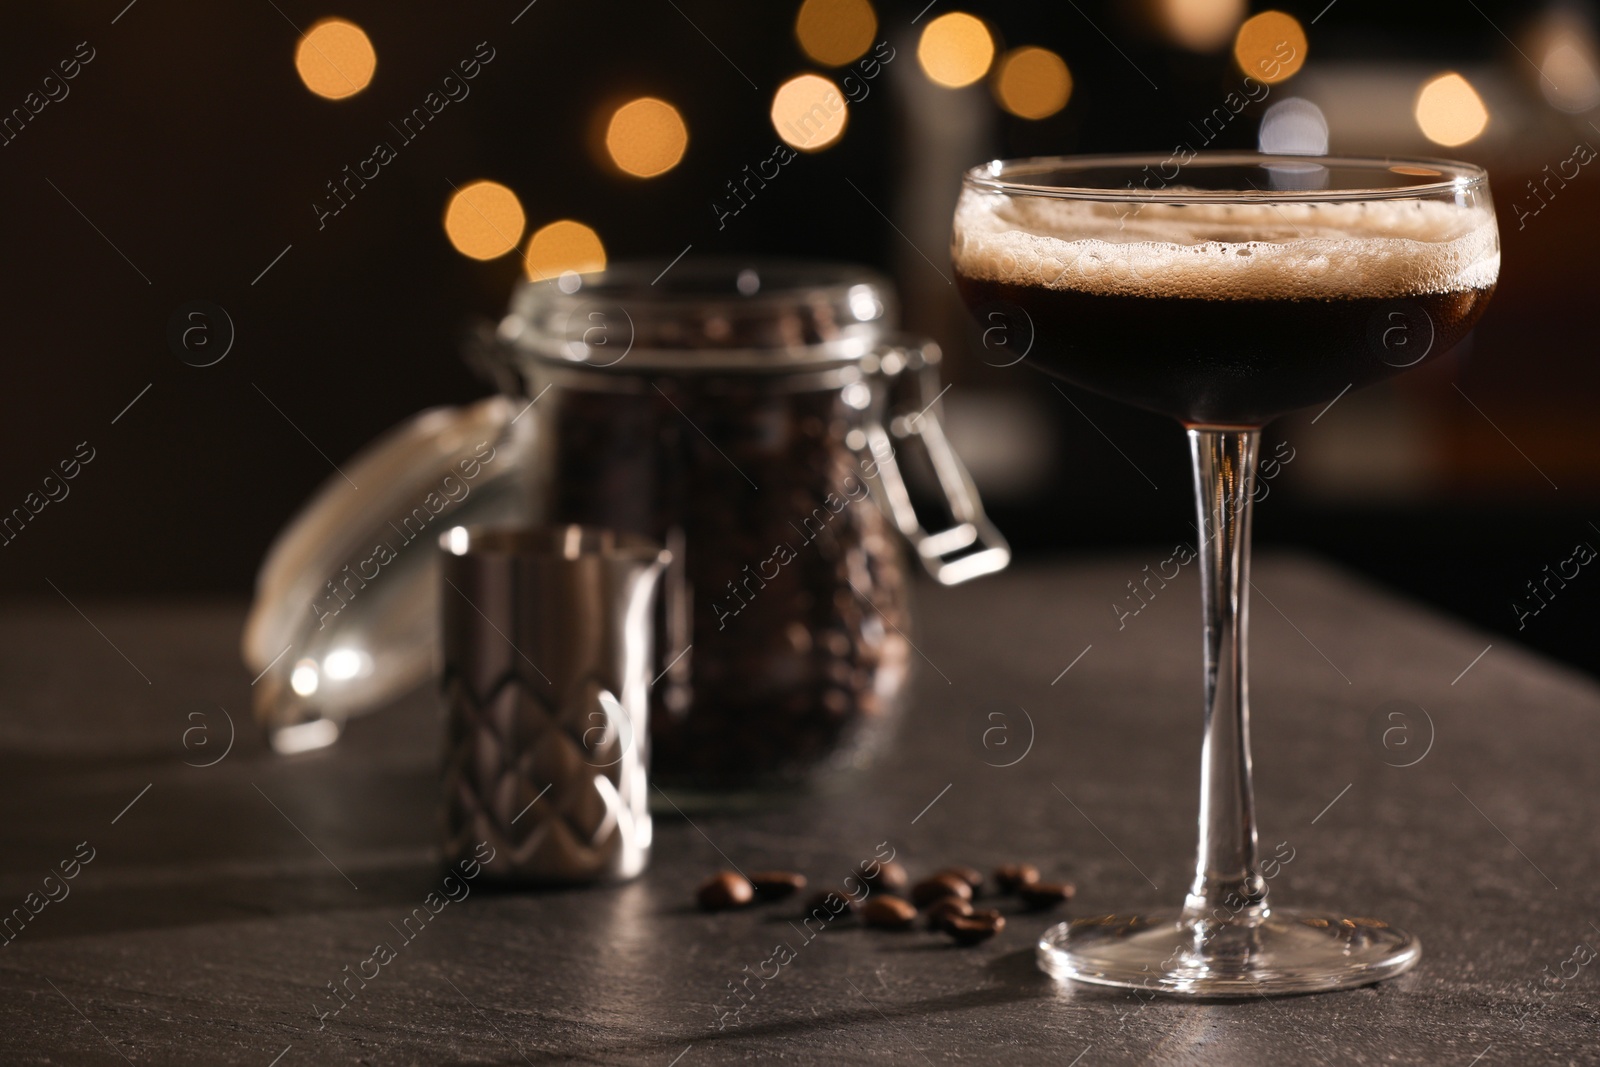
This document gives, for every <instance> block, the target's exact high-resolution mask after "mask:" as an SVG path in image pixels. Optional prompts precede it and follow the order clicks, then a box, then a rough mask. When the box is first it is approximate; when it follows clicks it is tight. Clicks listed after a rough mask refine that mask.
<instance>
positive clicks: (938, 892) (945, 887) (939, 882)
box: [911, 874, 972, 908]
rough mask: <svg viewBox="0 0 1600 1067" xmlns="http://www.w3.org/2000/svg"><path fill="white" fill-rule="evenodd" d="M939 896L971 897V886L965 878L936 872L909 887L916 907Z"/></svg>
mask: <svg viewBox="0 0 1600 1067" xmlns="http://www.w3.org/2000/svg"><path fill="white" fill-rule="evenodd" d="M941 897H956V898H957V899H959V900H970V899H972V886H971V885H969V884H967V882H966V880H965V879H962V878H957V877H956V876H955V875H953V874H936V875H934V876H933V877H932V878H925V879H923V880H922V881H920V882H918V883H917V884H916V885H914V886H912V887H911V900H912V903H914V904H916V905H917V907H919V908H921V907H926V906H927V905H929V904H932V903H933V902H934V901H936V900H938V899H940V898H941Z"/></svg>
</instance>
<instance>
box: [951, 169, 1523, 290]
mask: <svg viewBox="0 0 1600 1067" xmlns="http://www.w3.org/2000/svg"><path fill="white" fill-rule="evenodd" d="M951 257H952V259H954V261H955V267H956V270H957V271H958V272H959V273H961V274H963V275H966V276H967V277H970V278H975V279H981V280H984V281H993V282H1004V283H1007V284H1011V285H1028V286H1037V287H1042V288H1046V289H1070V290H1076V291H1079V292H1086V293H1095V294H1102V295H1120V296H1165V297H1173V298H1205V299H1211V300H1229V299H1231V300H1270V299H1277V300H1281V299H1318V298H1322V299H1326V298H1329V297H1346V298H1348V297H1378V298H1389V297H1398V296H1404V295H1406V294H1410V293H1421V292H1453V291H1457V290H1461V289H1482V288H1487V287H1489V286H1491V285H1493V284H1494V282H1495V279H1496V278H1497V277H1498V276H1499V273H1500V242H1499V238H1498V235H1497V233H1496V230H1495V224H1494V216H1493V215H1492V214H1490V212H1489V211H1488V210H1487V209H1485V208H1481V207H1467V206H1462V205H1458V204H1450V203H1442V202H1436V201H1421V200H1379V201H1370V202H1325V203H1289V204H1160V203H1144V204H1129V203H1102V202H1097V201H1086V200H1056V199H1050V198H1046V197H1038V196H1016V197H1011V196H1004V195H1001V194H998V193H988V192H979V191H977V190H974V189H964V190H963V191H962V193H961V200H960V202H959V203H958V204H957V206H956V219H955V235H954V238H953V241H952V245H951Z"/></svg>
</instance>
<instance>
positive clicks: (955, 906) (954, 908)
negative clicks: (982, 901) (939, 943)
mask: <svg viewBox="0 0 1600 1067" xmlns="http://www.w3.org/2000/svg"><path fill="white" fill-rule="evenodd" d="M971 914H972V905H971V904H968V903H967V902H966V901H964V900H962V899H961V898H960V897H940V898H939V899H938V900H936V901H934V902H933V904H932V905H931V906H930V907H929V908H928V929H930V930H943V929H944V928H945V923H946V922H948V921H949V920H951V919H964V918H966V917H967V916H969V915H971Z"/></svg>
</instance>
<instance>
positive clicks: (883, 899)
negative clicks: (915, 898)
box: [861, 895, 917, 930]
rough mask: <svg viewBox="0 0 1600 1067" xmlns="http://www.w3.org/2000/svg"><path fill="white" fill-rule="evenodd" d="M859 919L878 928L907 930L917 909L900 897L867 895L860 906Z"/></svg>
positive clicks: (914, 920)
mask: <svg viewBox="0 0 1600 1067" xmlns="http://www.w3.org/2000/svg"><path fill="white" fill-rule="evenodd" d="M861 919H862V921H863V922H865V923H866V924H867V925H868V926H874V927H877V928H878V929H880V930H909V929H911V924H912V923H914V922H916V921H917V909H916V907H915V906H913V905H912V903H911V901H909V900H904V899H902V898H900V897H891V896H887V895H885V896H875V897H869V898H868V899H867V902H866V903H865V904H863V905H862V906H861Z"/></svg>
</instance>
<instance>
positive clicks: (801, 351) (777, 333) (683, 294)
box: [497, 258, 897, 373]
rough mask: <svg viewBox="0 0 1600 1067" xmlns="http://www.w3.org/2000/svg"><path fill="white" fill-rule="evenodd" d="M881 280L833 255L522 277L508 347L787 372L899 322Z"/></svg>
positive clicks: (591, 364) (517, 354)
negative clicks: (828, 259)
mask: <svg viewBox="0 0 1600 1067" xmlns="http://www.w3.org/2000/svg"><path fill="white" fill-rule="evenodd" d="M893 294H894V290H893V288H892V286H891V285H890V283H889V282H888V280H887V279H885V278H884V277H883V276H882V275H880V274H877V273H876V272H874V271H870V270H866V269H864V268H862V267H858V266H851V265H846V264H838V263H808V262H804V261H784V260H778V261H768V260H763V261H761V262H760V263H759V265H758V264H756V263H753V262H751V261H749V260H738V259H721V258H706V259H698V260H685V261H683V262H677V263H672V264H667V265H666V266H664V267H659V268H658V267H656V266H655V265H651V264H639V263H624V264H618V265H616V266H612V267H609V268H607V269H606V270H604V271H599V272H596V273H592V274H575V273H570V272H569V273H567V274H563V275H562V276H561V277H559V278H555V279H550V280H546V281H537V282H535V281H524V282H522V283H521V284H520V285H518V287H517V290H516V292H515V293H514V294H513V296H512V300H511V310H510V312H509V313H508V314H507V315H506V317H505V318H504V319H503V320H501V322H500V326H499V329H498V331H497V333H498V339H499V340H500V341H501V342H502V343H503V349H504V350H505V352H506V354H507V355H508V357H510V358H512V359H517V360H520V359H521V358H523V357H532V358H534V359H536V360H540V361H544V362H548V363H552V364H556V365H560V366H568V367H583V368H587V369H593V370H606V369H613V370H614V372H620V373H631V372H635V371H672V372H676V373H697V372H711V371H715V372H724V373H725V372H728V371H737V372H743V373H791V372H799V371H811V370H816V369H818V368H819V367H820V366H827V365H837V364H843V363H854V362H858V361H860V360H861V359H862V358H863V357H865V356H866V355H868V354H869V353H871V352H872V351H873V350H874V348H876V347H877V346H878V345H879V344H880V343H881V342H882V341H883V338H884V336H885V333H886V332H887V331H888V329H889V328H890V326H891V324H892V323H894V322H895V321H896V318H897V309H896V308H895V306H894V295H893Z"/></svg>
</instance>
